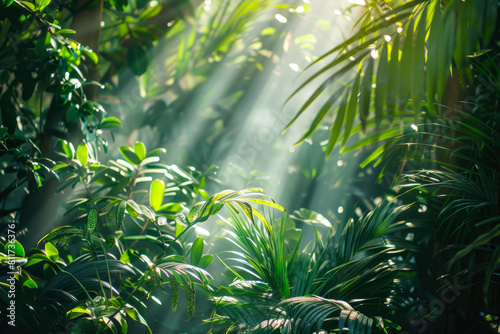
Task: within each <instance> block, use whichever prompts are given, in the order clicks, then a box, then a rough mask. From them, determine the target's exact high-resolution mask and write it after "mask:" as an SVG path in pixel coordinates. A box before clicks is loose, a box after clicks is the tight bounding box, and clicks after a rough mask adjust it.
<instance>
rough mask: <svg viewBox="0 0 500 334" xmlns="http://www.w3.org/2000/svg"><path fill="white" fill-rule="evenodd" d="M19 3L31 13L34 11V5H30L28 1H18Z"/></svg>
mask: <svg viewBox="0 0 500 334" xmlns="http://www.w3.org/2000/svg"><path fill="white" fill-rule="evenodd" d="M19 3H21V4H23V5H24V6H26V7H28V8H29V9H30V10H31V11H33V12H34V11H35V5H34V4H32V3H31V2H29V1H19Z"/></svg>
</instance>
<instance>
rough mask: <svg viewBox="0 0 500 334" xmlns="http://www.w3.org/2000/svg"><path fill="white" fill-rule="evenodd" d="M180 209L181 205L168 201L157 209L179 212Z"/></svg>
mask: <svg viewBox="0 0 500 334" xmlns="http://www.w3.org/2000/svg"><path fill="white" fill-rule="evenodd" d="M181 210H182V205H181V204H179V203H168V204H164V205H162V206H161V207H160V208H159V209H158V210H157V211H161V212H179V211H181Z"/></svg>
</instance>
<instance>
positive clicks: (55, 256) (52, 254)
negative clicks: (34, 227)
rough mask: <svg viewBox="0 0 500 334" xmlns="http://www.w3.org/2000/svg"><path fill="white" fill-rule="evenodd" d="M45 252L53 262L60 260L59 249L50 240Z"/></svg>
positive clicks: (46, 244)
mask: <svg viewBox="0 0 500 334" xmlns="http://www.w3.org/2000/svg"><path fill="white" fill-rule="evenodd" d="M45 254H47V257H48V258H49V259H50V260H51V261H52V262H57V260H59V251H58V250H57V248H56V247H55V246H54V245H52V244H51V243H50V242H47V243H45Z"/></svg>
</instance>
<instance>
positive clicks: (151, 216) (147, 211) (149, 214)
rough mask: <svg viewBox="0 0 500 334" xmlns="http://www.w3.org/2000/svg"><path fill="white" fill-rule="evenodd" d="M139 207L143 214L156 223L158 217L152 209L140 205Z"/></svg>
mask: <svg viewBox="0 0 500 334" xmlns="http://www.w3.org/2000/svg"><path fill="white" fill-rule="evenodd" d="M139 207H140V208H141V212H142V213H143V214H144V215H145V216H146V217H147V218H148V219H149V220H150V221H152V222H154V221H155V219H156V215H155V213H154V212H153V211H151V209H150V208H148V207H147V206H145V205H142V204H139Z"/></svg>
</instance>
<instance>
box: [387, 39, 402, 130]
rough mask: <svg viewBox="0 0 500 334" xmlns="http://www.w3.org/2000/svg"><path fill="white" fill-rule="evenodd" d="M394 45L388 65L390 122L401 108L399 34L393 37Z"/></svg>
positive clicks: (388, 109)
mask: <svg viewBox="0 0 500 334" xmlns="http://www.w3.org/2000/svg"><path fill="white" fill-rule="evenodd" d="M393 41H394V42H393V44H392V50H391V60H390V62H389V64H388V67H389V78H388V83H387V116H388V119H389V122H392V120H393V118H394V114H395V113H396V109H397V108H398V106H399V103H398V101H399V95H398V93H399V88H398V86H399V85H400V80H399V75H400V74H399V68H400V64H399V41H400V37H399V34H396V35H395V36H394V37H393Z"/></svg>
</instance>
